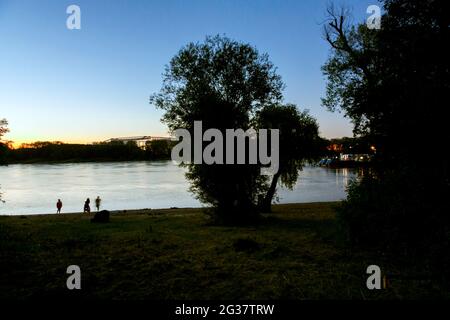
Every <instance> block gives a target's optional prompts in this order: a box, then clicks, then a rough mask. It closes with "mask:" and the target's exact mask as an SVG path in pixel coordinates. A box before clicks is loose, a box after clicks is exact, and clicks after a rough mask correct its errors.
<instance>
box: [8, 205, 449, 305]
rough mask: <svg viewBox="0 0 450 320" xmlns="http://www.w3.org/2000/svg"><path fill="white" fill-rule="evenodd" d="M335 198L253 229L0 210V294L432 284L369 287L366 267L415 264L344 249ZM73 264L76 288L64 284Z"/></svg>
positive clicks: (292, 291) (224, 292)
mask: <svg viewBox="0 0 450 320" xmlns="http://www.w3.org/2000/svg"><path fill="white" fill-rule="evenodd" d="M337 204H338V203H336V202H329V203H309V204H283V205H276V206H274V209H273V211H274V212H273V214H268V215H264V219H263V222H262V223H261V224H260V225H258V226H254V227H223V226H213V225H210V224H209V223H208V220H207V217H206V216H205V215H204V213H203V212H202V210H201V209H196V208H191V209H160V210H128V211H117V212H113V213H112V216H111V222H110V223H107V224H92V223H91V222H90V218H91V217H92V216H93V215H82V214H61V215H54V214H53V215H35V216H2V217H0V299H29V298H38V299H63V298H74V297H77V298H81V299H139V300H140V299H414V298H432V297H447V298H448V293H446V294H447V296H445V294H444V293H443V292H442V290H441V289H439V287H438V286H437V285H436V284H434V283H431V282H430V283H428V282H427V281H425V283H424V280H421V281H414V280H404V281H403V280H392V281H391V283H390V285H391V287H390V288H388V289H386V290H372V291H370V290H368V289H367V287H366V279H367V274H366V268H367V266H369V265H371V264H377V265H379V266H380V267H381V269H382V271H383V272H386V273H389V274H399V275H402V276H405V277H407V276H408V275H411V274H417V273H418V272H420V269H419V268H420V267H419V266H417V263H412V264H411V263H409V262H408V261H399V260H395V259H393V258H392V257H388V256H386V255H384V254H383V252H375V251H371V250H364V249H362V248H350V247H348V246H347V245H346V244H345V243H344V242H343V241H342V239H341V237H340V233H339V228H338V225H337V222H336V218H335V212H334V207H335V206H336V205H337ZM69 265H78V266H80V268H81V273H82V290H79V291H69V290H67V289H66V280H67V277H68V275H67V274H66V268H67V267H68V266H69Z"/></svg>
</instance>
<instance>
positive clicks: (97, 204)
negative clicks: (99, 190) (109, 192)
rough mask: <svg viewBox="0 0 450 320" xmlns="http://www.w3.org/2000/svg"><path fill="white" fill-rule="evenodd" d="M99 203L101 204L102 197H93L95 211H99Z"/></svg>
mask: <svg viewBox="0 0 450 320" xmlns="http://www.w3.org/2000/svg"><path fill="white" fill-rule="evenodd" d="M101 204H102V199H100V196H97V199H95V207H96V208H97V211H100V205H101Z"/></svg>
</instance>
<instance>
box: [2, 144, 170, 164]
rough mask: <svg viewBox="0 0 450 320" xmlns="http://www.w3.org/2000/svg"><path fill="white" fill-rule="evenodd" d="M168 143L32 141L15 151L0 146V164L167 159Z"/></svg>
mask: <svg viewBox="0 0 450 320" xmlns="http://www.w3.org/2000/svg"><path fill="white" fill-rule="evenodd" d="M172 144H173V143H172V142H171V141H167V140H155V141H150V142H149V143H148V144H147V146H146V148H145V149H142V148H140V147H138V146H137V145H136V143H134V142H128V143H126V144H124V143H123V142H120V141H113V142H108V143H106V142H101V143H94V144H68V143H62V142H59V141H55V142H48V141H44V142H41V141H39V142H34V143H30V144H22V145H21V147H19V148H15V149H14V148H11V147H9V146H8V145H6V144H3V145H2V146H1V148H2V150H1V159H2V162H3V163H6V164H12V163H36V162H85V161H86V162H87V161H138V160H164V159H170V152H171V149H172Z"/></svg>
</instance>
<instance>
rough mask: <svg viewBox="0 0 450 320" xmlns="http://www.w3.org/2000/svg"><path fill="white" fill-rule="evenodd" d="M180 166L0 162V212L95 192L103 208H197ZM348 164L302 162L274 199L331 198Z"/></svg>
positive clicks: (44, 206) (73, 207) (67, 207)
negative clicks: (294, 178)
mask: <svg viewBox="0 0 450 320" xmlns="http://www.w3.org/2000/svg"><path fill="white" fill-rule="evenodd" d="M184 172H185V171H184V169H183V168H180V167H178V166H177V165H175V164H174V163H173V162H172V161H142V162H107V163H104V162H103V163H70V164H17V165H9V166H0V188H1V189H0V192H2V193H3V195H2V199H3V200H5V203H0V215H21V214H42V213H55V212H56V208H55V204H56V201H57V200H58V199H61V200H62V202H63V204H64V206H63V210H62V212H63V213H67V212H80V211H82V210H83V204H84V200H85V199H86V198H88V197H89V198H90V199H91V206H92V207H93V202H94V201H93V200H94V199H95V198H96V197H97V196H100V197H101V198H102V208H103V209H108V210H122V209H144V208H170V207H199V206H202V204H201V203H200V202H199V201H198V200H196V199H195V198H194V197H193V195H192V194H191V193H189V192H188V188H189V183H188V181H186V179H185V177H184ZM356 176H357V173H356V171H354V170H351V169H329V168H322V167H310V166H307V167H305V168H304V170H303V171H302V172H301V173H300V177H299V179H298V181H297V183H296V185H295V187H294V189H293V190H286V189H283V188H280V191H279V200H280V201H279V203H292V202H318V201H336V200H341V199H344V198H345V196H346V192H345V190H346V186H347V185H348V183H349V181H350V180H351V179H352V178H354V177H356Z"/></svg>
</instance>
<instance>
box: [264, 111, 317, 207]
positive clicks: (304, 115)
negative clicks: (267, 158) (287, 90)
mask: <svg viewBox="0 0 450 320" xmlns="http://www.w3.org/2000/svg"><path fill="white" fill-rule="evenodd" d="M256 121H257V123H258V127H260V128H273V129H279V130H280V160H279V170H278V172H276V173H275V174H274V175H273V177H272V181H271V182H270V186H269V189H268V190H267V193H266V195H265V196H264V199H263V200H262V203H260V205H261V209H262V210H263V211H264V212H270V211H271V204H272V200H273V197H274V196H275V193H276V188H277V185H278V182H280V183H281V185H282V186H284V187H286V188H288V189H292V188H293V187H294V186H295V183H296V182H297V179H298V175H299V171H301V170H302V169H303V166H304V164H305V162H312V161H314V160H316V159H317V157H319V156H320V154H321V147H323V144H322V140H321V139H320V137H319V126H318V124H317V122H316V120H315V119H314V118H313V117H312V116H311V115H309V113H308V111H303V112H300V111H298V109H297V107H296V106H295V105H293V104H288V105H270V106H267V107H265V108H263V109H262V110H261V111H260V112H258V115H257V120H256Z"/></svg>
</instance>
